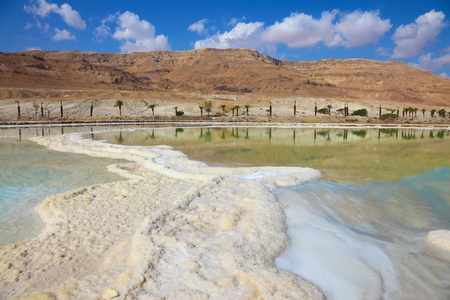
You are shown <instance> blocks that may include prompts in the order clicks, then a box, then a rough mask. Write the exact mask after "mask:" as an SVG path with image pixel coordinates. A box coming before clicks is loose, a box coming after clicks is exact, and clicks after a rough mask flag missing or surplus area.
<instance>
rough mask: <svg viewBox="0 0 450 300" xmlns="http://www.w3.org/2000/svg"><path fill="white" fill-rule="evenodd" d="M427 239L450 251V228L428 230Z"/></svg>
mask: <svg viewBox="0 0 450 300" xmlns="http://www.w3.org/2000/svg"><path fill="white" fill-rule="evenodd" d="M427 240H428V241H429V242H431V243H432V244H433V245H436V246H438V247H439V248H442V249H444V250H447V251H450V230H443V229H442V230H433V231H430V232H428V234H427Z"/></svg>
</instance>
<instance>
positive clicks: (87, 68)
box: [0, 49, 450, 107]
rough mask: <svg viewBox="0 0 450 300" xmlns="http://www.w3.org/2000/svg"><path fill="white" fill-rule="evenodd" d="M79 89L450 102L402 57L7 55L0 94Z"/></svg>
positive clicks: (93, 93)
mask: <svg viewBox="0 0 450 300" xmlns="http://www.w3.org/2000/svg"><path fill="white" fill-rule="evenodd" d="M70 91H72V92H70ZM73 91H77V92H78V93H79V92H80V91H85V92H86V93H87V94H86V95H88V96H86V98H89V97H90V98H94V99H99V98H102V97H107V96H105V95H106V94H108V93H111V92H112V91H116V92H121V91H126V92H128V93H130V92H137V93H139V94H140V95H142V93H144V94H145V93H148V94H159V95H164V94H165V95H166V96H164V97H168V96H167V95H169V94H177V95H179V94H180V93H181V94H193V93H194V94H196V95H223V96H226V97H235V96H241V97H247V98H248V99H250V98H252V99H257V98H258V99H261V98H264V99H266V100H267V99H271V98H294V99H301V98H309V99H313V98H323V99H333V100H338V101H362V102H371V101H374V102H375V103H389V104H391V105H397V104H398V105H406V104H409V105H414V106H418V107H429V106H443V107H448V106H450V99H449V95H450V80H449V79H444V78H441V77H439V76H437V75H435V74H433V73H431V72H426V71H422V70H418V69H415V68H413V67H411V66H409V65H407V64H405V63H403V62H381V61H373V60H364V59H346V60H337V59H326V60H321V61H313V62H300V61H299V62H291V61H282V60H277V59H274V58H271V57H269V56H266V55H263V54H260V53H258V52H257V51H255V50H250V49H227V50H218V49H199V50H191V51H180V52H170V51H155V52H146V53H130V54H115V53H97V52H81V51H63V52H54V51H29V52H21V53H0V99H27V98H28V99H30V98H32V97H37V96H38V97H47V98H48V97H51V98H58V97H63V96H64V95H66V96H67V95H68V94H70V93H74V92H73ZM46 94H48V95H47V96H46ZM114 95H116V94H114Z"/></svg>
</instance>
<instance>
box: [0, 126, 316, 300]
mask: <svg viewBox="0 0 450 300" xmlns="http://www.w3.org/2000/svg"><path fill="white" fill-rule="evenodd" d="M33 140H34V141H36V142H38V143H40V144H42V145H46V146H47V147H48V148H50V149H52V150H58V151H67V152H75V153H84V154H88V155H92V156H99V157H109V158H116V159H117V158H119V159H126V160H129V161H130V163H126V164H120V165H114V166H111V167H110V170H111V171H114V172H117V173H119V174H120V175H122V176H124V177H126V178H128V180H125V181H120V182H115V183H108V184H101V185H94V186H89V187H85V188H81V189H78V190H73V191H70V192H66V193H62V194H59V195H54V196H52V197H49V198H47V199H46V200H45V201H44V202H43V203H42V204H40V205H39V206H38V207H37V208H36V210H37V212H38V213H39V215H40V216H41V217H42V219H43V220H44V221H45V222H46V228H45V230H44V231H43V232H42V233H41V234H40V235H39V236H37V237H36V238H34V239H32V240H29V241H25V242H22V243H18V244H12V245H8V246H4V247H0V294H1V297H2V298H7V299H8V298H11V297H13V298H14V297H22V296H27V297H31V298H33V299H102V298H103V299H153V297H158V298H176V299H203V298H209V297H211V298H223V299H242V298H248V299H253V298H265V299H268V298H295V299H322V298H323V295H322V293H321V292H320V291H319V290H318V289H317V288H316V287H315V286H314V285H312V284H310V283H308V282H306V281H304V280H302V279H301V278H300V277H298V276H296V275H293V274H291V273H289V272H287V271H283V270H280V269H278V268H277V267H276V266H275V263H274V260H275V258H276V257H278V256H279V255H280V254H281V253H282V252H283V250H284V249H285V248H286V246H287V244H288V238H287V235H286V228H285V216H284V213H283V210H282V207H281V205H280V204H279V203H278V201H277V200H276V198H275V197H274V196H273V195H272V193H271V191H272V190H273V189H274V188H275V185H291V184H298V183H299V182H301V181H304V180H309V179H313V178H317V177H318V176H320V173H319V172H318V171H316V170H312V169H302V168H275V167H270V168H269V167H262V168H245V169H229V168H213V167H209V166H208V165H206V164H204V163H200V162H195V161H191V160H189V159H188V158H187V157H186V156H185V155H184V154H183V153H181V152H177V151H173V150H172V149H171V148H170V147H166V146H159V147H126V146H120V145H110V144H106V143H103V142H98V141H91V140H85V139H83V138H82V137H81V135H77V134H73V135H63V136H49V137H45V138H44V137H36V138H33Z"/></svg>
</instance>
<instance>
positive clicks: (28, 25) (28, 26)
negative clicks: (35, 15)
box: [23, 23, 34, 30]
mask: <svg viewBox="0 0 450 300" xmlns="http://www.w3.org/2000/svg"><path fill="white" fill-rule="evenodd" d="M33 26H34V25H33V24H31V23H27V24H26V25H25V26H24V27H23V29H24V30H28V29H30V28H32V27H33Z"/></svg>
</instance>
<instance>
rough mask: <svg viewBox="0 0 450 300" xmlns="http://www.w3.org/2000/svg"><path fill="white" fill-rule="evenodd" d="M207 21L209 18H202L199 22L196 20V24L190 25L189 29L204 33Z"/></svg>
mask: <svg viewBox="0 0 450 300" xmlns="http://www.w3.org/2000/svg"><path fill="white" fill-rule="evenodd" d="M207 21H208V19H202V20H200V21H198V22H195V23H194V24H191V25H189V27H188V30H189V31H192V32H197V33H198V34H202V33H204V32H205V31H206V29H205V23H206V22H207Z"/></svg>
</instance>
